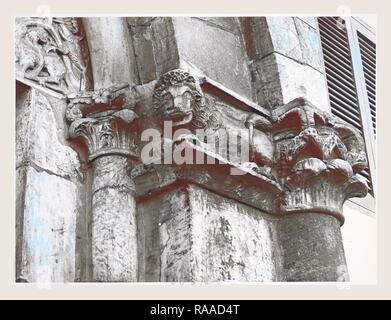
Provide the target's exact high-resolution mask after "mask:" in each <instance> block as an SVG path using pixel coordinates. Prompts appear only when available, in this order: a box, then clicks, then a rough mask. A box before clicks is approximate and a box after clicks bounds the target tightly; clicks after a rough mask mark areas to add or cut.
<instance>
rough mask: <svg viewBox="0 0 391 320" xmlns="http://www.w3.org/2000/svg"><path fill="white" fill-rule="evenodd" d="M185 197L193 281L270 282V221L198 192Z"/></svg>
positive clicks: (272, 269)
mask: <svg viewBox="0 0 391 320" xmlns="http://www.w3.org/2000/svg"><path fill="white" fill-rule="evenodd" d="M189 194H190V211H191V212H192V215H193V221H192V226H193V230H192V243H193V248H192V250H193V257H194V267H193V268H194V270H195V275H196V276H195V279H196V280H197V281H203V282H205V281H206V282H209V281H230V280H233V281H250V282H268V281H274V280H275V278H276V274H277V272H276V265H275V264H276V262H277V260H278V259H276V256H275V252H274V244H273V231H272V228H273V226H272V221H271V220H272V219H271V218H270V217H268V216H266V215H264V214H262V213H260V212H259V211H258V210H254V209H252V208H251V207H248V206H245V205H243V204H239V203H237V202H236V201H233V200H230V199H227V198H222V197H221V196H218V195H216V194H214V193H211V192H208V191H206V190H203V189H201V188H197V187H191V188H190V189H189Z"/></svg>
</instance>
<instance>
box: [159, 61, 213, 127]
mask: <svg viewBox="0 0 391 320" xmlns="http://www.w3.org/2000/svg"><path fill="white" fill-rule="evenodd" d="M153 104H154V108H155V110H156V111H158V112H159V113H160V117H162V118H163V120H165V121H172V123H173V126H174V127H177V126H185V125H189V126H191V127H193V128H195V129H205V128H211V127H214V126H216V124H217V119H216V116H215V115H214V112H213V111H212V110H211V109H209V108H208V106H207V104H206V99H205V96H204V94H203V92H202V90H201V87H200V85H199V83H198V81H197V80H196V79H195V77H193V76H192V75H191V74H190V73H189V72H186V71H184V70H181V69H175V70H171V71H169V72H167V73H165V74H163V75H162V76H161V77H160V79H159V80H158V82H157V84H156V86H155V90H154V93H153Z"/></svg>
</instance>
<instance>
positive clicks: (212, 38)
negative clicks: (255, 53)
mask: <svg viewBox="0 0 391 320" xmlns="http://www.w3.org/2000/svg"><path fill="white" fill-rule="evenodd" d="M173 24H174V28H175V35H176V39H177V44H178V51H179V56H180V57H181V59H184V60H185V61H186V62H188V63H190V64H192V65H194V66H195V67H196V68H198V69H200V70H202V71H203V72H204V73H205V74H206V75H207V76H208V77H210V78H212V79H214V80H216V81H219V82H221V83H222V84H224V85H225V86H226V87H228V88H229V89H232V90H234V91H236V92H238V93H239V94H242V95H243V96H245V97H247V98H250V99H251V98H252V92H251V83H250V77H249V72H248V61H247V59H246V57H245V55H244V45H243V43H242V41H241V38H240V37H239V36H235V35H233V34H232V33H231V32H227V31H224V30H222V29H221V28H217V27H212V26H211V25H210V24H207V23H205V22H203V21H200V20H198V19H189V18H182V17H175V18H173ZM195 43H202V44H203V45H202V46H196V45H194V44H195ZM221 57H224V59H222V58H221ZM212 66H213V67H212Z"/></svg>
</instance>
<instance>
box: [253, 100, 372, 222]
mask: <svg viewBox="0 0 391 320" xmlns="http://www.w3.org/2000/svg"><path fill="white" fill-rule="evenodd" d="M254 118H255V120H256V121H254ZM248 122H251V126H250V125H248V126H250V127H253V130H261V131H263V132H268V133H269V134H270V135H271V137H272V139H273V142H274V159H273V161H272V164H271V165H272V167H273V170H274V172H275V174H276V178H277V179H278V181H279V182H280V184H281V186H282V188H283V189H284V190H285V191H284V192H283V193H282V194H281V196H280V202H281V210H282V211H284V212H291V211H296V210H298V211H302V210H303V209H308V210H314V209H316V210H321V211H324V212H329V213H332V214H335V215H337V216H339V217H341V219H343V218H342V205H343V203H344V202H345V200H347V199H348V198H351V197H364V196H365V195H366V194H367V190H368V188H367V185H366V182H365V179H363V178H362V177H361V176H360V175H358V173H359V172H360V171H362V170H364V169H365V168H366V167H367V160H366V154H365V151H364V150H365V146H364V141H363V138H362V136H361V134H360V132H359V131H358V130H357V129H355V128H354V127H352V126H351V125H349V124H347V123H345V122H343V121H342V120H339V119H337V118H336V117H334V116H333V115H331V114H328V113H325V112H323V111H321V110H319V109H317V108H316V107H315V106H313V105H311V104H310V103H309V102H308V101H306V100H305V99H303V98H298V99H295V100H293V101H292V102H290V103H288V104H286V105H284V106H281V107H278V108H276V109H274V110H273V111H272V114H271V116H270V118H269V119H266V118H265V117H262V116H256V117H254V116H251V117H249V119H248Z"/></svg>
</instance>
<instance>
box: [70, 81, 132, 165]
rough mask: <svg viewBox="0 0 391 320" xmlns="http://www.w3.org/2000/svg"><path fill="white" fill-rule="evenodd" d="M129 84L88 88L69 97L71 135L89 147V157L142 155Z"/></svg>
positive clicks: (91, 158)
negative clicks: (136, 135) (139, 153)
mask: <svg viewBox="0 0 391 320" xmlns="http://www.w3.org/2000/svg"><path fill="white" fill-rule="evenodd" d="M127 87H128V85H119V86H112V87H110V88H104V89H100V90H97V91H85V92H81V93H78V94H76V95H72V96H70V97H69V100H70V102H69V104H68V107H67V110H66V119H67V121H68V122H69V123H70V125H69V137H70V138H71V139H73V140H74V141H76V142H77V141H80V142H82V144H83V145H84V146H86V147H87V151H88V160H89V161H92V160H93V159H95V158H96V157H99V156H101V155H108V154H121V155H125V156H133V157H137V156H138V147H137V145H136V144H135V141H134V140H135V139H134V136H135V134H134V128H135V125H136V122H135V120H136V119H137V118H138V116H137V114H136V113H135V112H134V111H133V110H131V109H130V107H129V105H127V104H126V102H127V100H126V98H125V94H124V92H123V91H122V90H123V89H125V88H127Z"/></svg>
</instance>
